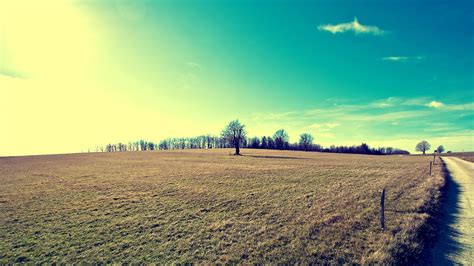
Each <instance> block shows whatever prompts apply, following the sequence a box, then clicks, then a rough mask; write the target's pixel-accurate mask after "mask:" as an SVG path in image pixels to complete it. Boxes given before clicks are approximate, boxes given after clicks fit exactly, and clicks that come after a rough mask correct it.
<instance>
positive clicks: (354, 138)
mask: <svg viewBox="0 0 474 266" xmlns="http://www.w3.org/2000/svg"><path fill="white" fill-rule="evenodd" d="M333 102H334V101H333V100H331V101H328V102H326V101H323V102H321V103H320V105H318V106H316V107H315V108H311V109H300V110H293V111H288V110H287V111H286V112H281V113H254V114H253V116H252V118H250V119H249V122H248V123H249V125H252V126H249V128H253V130H252V134H255V135H265V134H271V133H272V132H274V131H275V130H277V129H279V128H285V129H287V130H288V132H289V134H290V136H291V141H297V137H298V136H299V134H301V133H303V132H309V133H311V134H313V135H314V136H315V138H316V139H317V140H318V141H317V142H318V143H320V144H323V145H326V146H327V145H331V144H344V145H346V144H347V145H353V144H358V143H360V142H361V141H368V142H369V144H371V145H375V146H376V145H379V143H382V142H379V141H384V143H387V144H384V145H389V146H391V145H395V144H394V143H398V142H397V141H399V140H402V139H409V141H407V142H403V145H400V146H397V147H399V148H407V149H412V147H411V146H412V145H414V144H413V143H415V141H417V140H419V138H420V139H422V138H431V139H434V138H435V137H442V136H446V135H448V134H453V133H456V132H458V131H462V130H464V129H466V128H469V124H466V121H467V119H468V118H466V117H465V116H469V115H472V110H473V109H474V103H456V104H455V103H446V102H444V101H443V102H441V101H440V100H439V99H438V101H436V100H434V99H432V98H429V97H417V98H399V97H389V98H385V99H378V100H373V101H360V100H352V101H345V100H344V99H341V101H338V102H342V104H334V103H333ZM254 130H255V131H254ZM372 140H374V141H372ZM446 143H448V142H446ZM454 144H455V142H452V145H453V147H455V146H454ZM459 145H461V144H459ZM395 146H396V145H395ZM471 146H472V145H471ZM453 149H455V148H453Z"/></svg>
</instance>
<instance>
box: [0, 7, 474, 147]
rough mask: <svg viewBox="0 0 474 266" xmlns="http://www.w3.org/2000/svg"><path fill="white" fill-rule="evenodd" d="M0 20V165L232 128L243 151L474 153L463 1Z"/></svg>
mask: <svg viewBox="0 0 474 266" xmlns="http://www.w3.org/2000/svg"><path fill="white" fill-rule="evenodd" d="M2 5H4V6H2V7H1V8H0V10H2V11H4V12H5V13H3V14H2V13H0V17H2V19H0V22H2V34H1V35H0V37H1V40H2V42H0V44H1V45H2V49H1V50H0V51H2V52H1V53H0V59H1V64H0V67H1V68H0V96H1V99H3V102H1V103H2V106H3V108H2V107H0V111H2V112H1V113H2V114H3V117H2V120H3V121H4V123H5V124H9V125H11V126H9V127H8V130H7V131H6V132H3V133H0V144H1V146H2V147H5V148H4V151H3V152H2V153H3V154H1V155H11V154H32V153H34V154H36V153H55V152H74V151H80V150H87V148H88V147H94V146H95V145H97V144H103V143H108V142H115V141H122V142H127V141H131V140H135V139H139V138H147V139H150V140H156V141H158V140H160V139H161V138H164V137H172V136H193V135H198V134H206V133H211V134H218V133H219V132H220V130H221V128H222V127H223V126H224V125H225V124H226V123H227V122H228V121H229V120H232V119H235V118H239V119H240V120H241V121H242V122H243V123H244V124H246V125H247V127H248V132H249V135H250V136H253V135H258V136H261V135H271V134H273V132H274V131H276V130H277V129H279V128H284V129H286V130H287V131H288V132H289V133H290V140H291V141H297V139H298V135H299V134H301V133H303V132H310V133H312V134H313V135H314V136H315V141H316V142H317V143H320V144H323V145H325V146H327V145H331V144H336V145H337V144H344V145H353V144H359V143H361V142H367V143H369V145H372V146H382V145H383V146H388V145H390V146H397V147H399V148H403V149H408V150H410V151H413V150H414V146H415V144H416V142H418V141H419V140H421V139H426V140H428V141H430V142H431V144H432V145H433V146H437V145H440V144H443V145H445V146H446V148H447V149H448V150H456V151H462V150H474V138H473V129H474V117H473V108H474V89H473V88H474V74H473V73H474V65H473V63H474V48H473V47H474V25H473V24H474V7H473V5H474V4H473V3H472V1H142V0H136V1H126V0H123V1H120V0H118V1H54V0H50V1H44V2H41V3H40V4H38V3H36V4H34V2H33V1H26V0H19V1H8V0H7V1H4V2H2ZM2 11H0V12H2ZM25 97H27V98H29V100H25ZM0 101H2V100H0ZM32 128H41V130H40V131H41V134H38V133H37V132H36V133H35V132H34V131H32ZM1 134H3V135H1ZM67 136H68V137H67ZM18 142H22V143H23V144H22V146H21V147H18V145H16V143H18Z"/></svg>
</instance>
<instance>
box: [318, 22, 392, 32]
mask: <svg viewBox="0 0 474 266" xmlns="http://www.w3.org/2000/svg"><path fill="white" fill-rule="evenodd" d="M318 30H320V31H328V32H330V33H332V34H337V33H344V32H349V31H350V32H353V33H354V34H372V35H382V34H384V33H385V31H383V30H381V29H380V28H379V27H377V26H368V25H362V24H360V23H359V21H358V20H357V18H354V21H352V22H348V23H339V24H325V25H319V26H318Z"/></svg>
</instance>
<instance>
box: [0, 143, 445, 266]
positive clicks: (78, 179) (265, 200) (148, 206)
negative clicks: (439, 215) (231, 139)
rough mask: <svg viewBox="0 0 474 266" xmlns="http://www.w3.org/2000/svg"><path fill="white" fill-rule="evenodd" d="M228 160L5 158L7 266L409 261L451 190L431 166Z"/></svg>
mask: <svg viewBox="0 0 474 266" xmlns="http://www.w3.org/2000/svg"><path fill="white" fill-rule="evenodd" d="M231 152H232V151H231V150H227V149H220V150H186V151H159V152H156V151H155V152H123V153H89V154H71V155H48V156H29V157H10V158H0V183H1V186H0V213H1V215H0V263H2V264H4V263H11V262H28V261H30V262H53V261H57V262H203V263H217V262H221V263H226V262H243V263H255V262H263V263H265V262H266V263H277V262H278V263H294V262H302V263H309V262H317V263H324V262H325V263H342V262H355V263H370V262H394V261H404V260H407V259H410V258H411V256H416V255H417V254H419V252H420V251H421V249H422V238H421V237H420V236H421V232H423V230H426V221H427V220H428V219H429V213H428V212H429V210H430V208H431V207H432V206H433V204H434V203H436V201H437V200H438V197H439V188H440V187H441V186H442V185H443V183H444V181H443V178H442V176H441V166H440V164H439V163H438V164H437V165H435V168H434V173H435V174H434V175H433V176H429V173H428V171H429V160H431V157H422V156H364V155H350V154H328V153H305V152H289V151H269V150H249V149H244V150H243V154H244V156H230V154H231ZM382 188H387V198H386V208H387V212H386V229H385V230H384V231H383V230H381V229H380V228H379V202H380V191H381V189H382Z"/></svg>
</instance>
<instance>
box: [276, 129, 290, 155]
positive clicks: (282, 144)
mask: <svg viewBox="0 0 474 266" xmlns="http://www.w3.org/2000/svg"><path fill="white" fill-rule="evenodd" d="M273 138H274V139H275V147H276V148H277V149H280V150H283V149H285V148H286V147H287V146H288V139H289V137H288V133H286V131H285V130H284V129H279V130H277V131H276V132H275V134H273Z"/></svg>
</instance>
